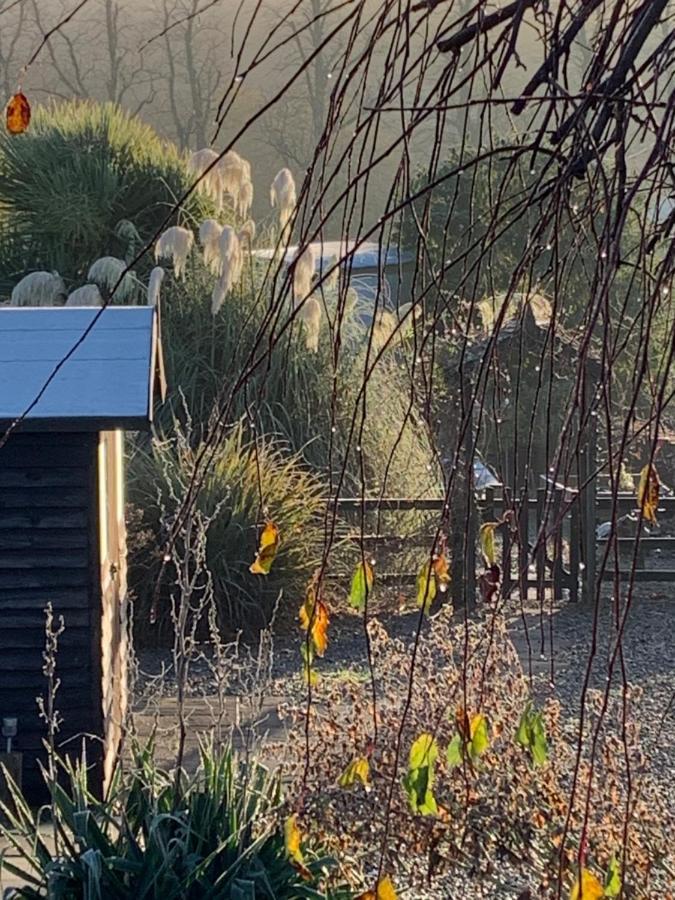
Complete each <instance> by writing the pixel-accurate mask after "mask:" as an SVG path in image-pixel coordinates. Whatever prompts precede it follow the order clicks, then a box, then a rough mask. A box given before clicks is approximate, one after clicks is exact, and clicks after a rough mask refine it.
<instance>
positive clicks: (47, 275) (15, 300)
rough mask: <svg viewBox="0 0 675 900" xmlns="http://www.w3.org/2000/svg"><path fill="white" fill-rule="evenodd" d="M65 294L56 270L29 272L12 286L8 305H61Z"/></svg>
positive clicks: (61, 279) (61, 280) (64, 288)
mask: <svg viewBox="0 0 675 900" xmlns="http://www.w3.org/2000/svg"><path fill="white" fill-rule="evenodd" d="M67 294H68V291H67V290H66V286H65V284H64V283H63V278H61V276H60V275H59V273H58V272H31V273H30V275H26V276H25V277H24V278H22V279H21V281H19V282H18V284H16V285H15V286H14V289H13V291H12V296H11V299H10V306H62V305H63V302H64V301H65V299H66V296H67Z"/></svg>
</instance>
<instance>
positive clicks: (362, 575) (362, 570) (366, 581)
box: [349, 561, 375, 612]
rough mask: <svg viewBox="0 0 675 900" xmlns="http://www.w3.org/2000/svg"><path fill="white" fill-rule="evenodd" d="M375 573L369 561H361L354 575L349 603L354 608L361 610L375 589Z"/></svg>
mask: <svg viewBox="0 0 675 900" xmlns="http://www.w3.org/2000/svg"><path fill="white" fill-rule="evenodd" d="M374 579H375V573H374V572H373V569H372V566H371V565H370V564H369V563H367V562H365V561H364V562H360V563H359V564H358V566H357V567H356V569H355V570H354V574H353V576H352V585H351V589H350V591H349V605H350V606H351V607H352V609H357V610H358V611H359V612H361V611H362V610H363V608H364V606H365V605H366V601H367V599H368V597H370V594H371V592H372V590H373V581H374Z"/></svg>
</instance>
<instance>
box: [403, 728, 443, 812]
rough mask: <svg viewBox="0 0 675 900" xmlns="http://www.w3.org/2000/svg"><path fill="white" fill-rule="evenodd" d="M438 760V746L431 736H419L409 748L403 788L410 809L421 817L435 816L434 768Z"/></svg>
mask: <svg viewBox="0 0 675 900" xmlns="http://www.w3.org/2000/svg"><path fill="white" fill-rule="evenodd" d="M437 759H438V744H437V743H436V739H435V738H434V736H433V735H432V734H421V735H420V736H419V737H418V738H417V740H416V741H415V743H414V744H413V745H412V747H411V748H410V762H409V765H408V773H407V774H406V776H405V778H404V779H403V786H404V788H405V789H406V792H407V794H408V800H409V801H410V808H411V809H412V811H413V812H415V813H419V814H420V815H422V816H435V815H436V814H437V813H438V805H437V803H436V798H435V797H434V793H433V790H432V788H433V783H434V768H435V766H436V760H437Z"/></svg>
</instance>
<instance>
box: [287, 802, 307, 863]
mask: <svg viewBox="0 0 675 900" xmlns="http://www.w3.org/2000/svg"><path fill="white" fill-rule="evenodd" d="M301 840H302V837H301V834H300V829H299V828H298V817H297V815H296V814H295V813H294V814H293V815H292V816H289V817H288V818H287V819H286V821H285V822H284V845H285V847H286V853H287V854H288V856H289V857H290V858H291V859H293V860H295V862H297V863H300V864H302V863H304V861H305V860H304V857H303V855H302V850H301V849H300V841H301Z"/></svg>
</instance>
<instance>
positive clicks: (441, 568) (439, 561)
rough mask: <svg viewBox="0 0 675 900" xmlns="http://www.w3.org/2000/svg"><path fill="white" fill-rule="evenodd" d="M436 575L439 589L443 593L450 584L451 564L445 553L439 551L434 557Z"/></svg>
mask: <svg viewBox="0 0 675 900" xmlns="http://www.w3.org/2000/svg"><path fill="white" fill-rule="evenodd" d="M434 575H435V576H436V583H437V585H438V590H439V591H440V592H441V594H444V593H445V592H446V591H447V589H448V585H449V584H450V564H449V563H448V558H447V556H446V555H445V553H439V554H438V556H437V557H436V558H435V559H434Z"/></svg>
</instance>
